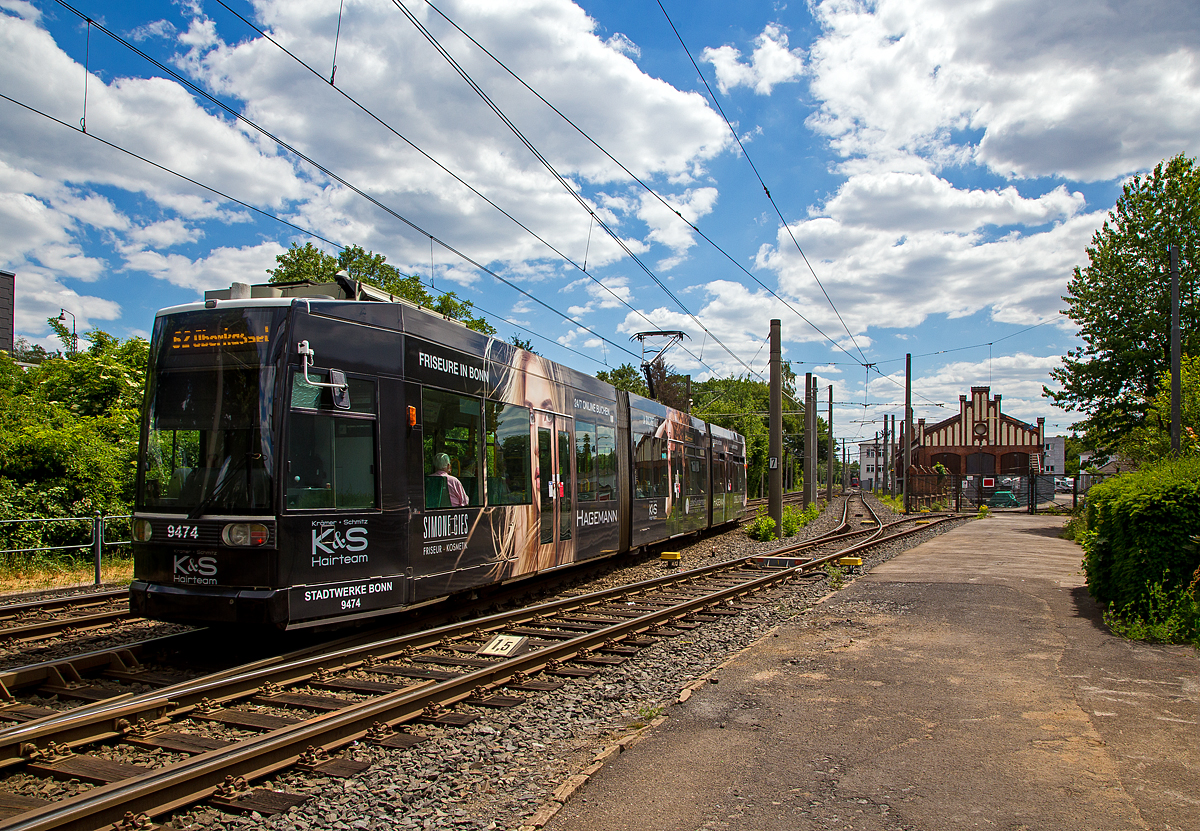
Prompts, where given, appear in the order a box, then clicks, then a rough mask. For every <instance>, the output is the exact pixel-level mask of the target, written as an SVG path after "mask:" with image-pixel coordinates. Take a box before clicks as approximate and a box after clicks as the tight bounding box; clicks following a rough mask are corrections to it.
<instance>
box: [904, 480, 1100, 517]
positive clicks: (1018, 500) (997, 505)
mask: <svg viewBox="0 0 1200 831" xmlns="http://www.w3.org/2000/svg"><path fill="white" fill-rule="evenodd" d="M1106 478H1108V477H1107V476H1104V475H1100V474H1087V473H1084V474H1079V475H1076V476H1055V475H1052V474H1048V473H1047V474H1041V473H1038V474H1031V473H1004V474H966V475H961V474H954V473H947V474H942V475H937V474H924V473H913V474H910V476H909V495H908V499H909V505H908V509H909V510H910V511H919V510H921V509H923V508H930V507H937V506H940V507H942V508H949V509H951V510H955V511H975V510H978V509H979V508H980V507H981V506H985V507H987V508H989V509H992V510H1006V509H1007V510H1020V511H1025V512H1028V513H1031V514H1036V513H1039V512H1042V511H1064V510H1070V511H1073V510H1075V509H1076V508H1078V507H1079V506H1080V505H1082V504H1083V503H1084V502H1086V501H1087V493H1088V491H1089V490H1090V489H1091V487H1092V486H1093V485H1095V484H1098V483H1100V482H1102V481H1104V479H1106ZM898 490H899V489H898Z"/></svg>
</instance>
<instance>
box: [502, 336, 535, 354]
mask: <svg viewBox="0 0 1200 831" xmlns="http://www.w3.org/2000/svg"><path fill="white" fill-rule="evenodd" d="M508 342H509V343H511V344H512V345H513V346H515V347H517V349H524V350H525V351H526V352H532V353H533V354H534V355H540V354H542V353H541V352H538V351H537V350H536V349H534V348H533V341H531V340H526V339H524V338H522V337H521V336H520V335H513V336H512V337H511V338H509V339H508Z"/></svg>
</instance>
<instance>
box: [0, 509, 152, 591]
mask: <svg viewBox="0 0 1200 831" xmlns="http://www.w3.org/2000/svg"><path fill="white" fill-rule="evenodd" d="M130 519H132V517H130V516H129V515H128V514H114V515H112V516H104V515H102V514H100V513H96V514H95V515H94V516H90V517H52V518H49V519H2V520H0V539H8V540H11V539H13V538H14V537H16V538H20V537H22V536H32V537H34V538H35V540H34V541H36V542H37V543H41V542H44V541H45V537H46V536H47V535H49V536H50V537H51V538H54V537H60V538H62V539H63V540H71V539H72V538H74V539H76V540H78V541H77V542H64V544H61V545H42V544H35V545H29V546H23V547H17V548H0V556H3V555H10V554H34V553H39V552H67V551H90V552H91V554H92V564H93V566H94V569H95V580H96V585H97V586H98V585H100V583H101V582H102V581H101V576H100V567H101V563H102V561H103V559H104V552H105V549H106V548H108V549H111V548H115V547H119V546H126V545H129V544H130V540H129V520H130ZM35 523H40V525H35ZM66 523H74V524H75V528H70V527H69V526H66V525H65V524H66ZM25 527H28V528H30V529H31V530H32V531H33V533H32V534H29V535H26V534H21V533H20V530H21V529H22V528H25ZM60 528H61V529H64V531H65V533H57V534H56V533H54V531H55V530H57V529H60ZM34 529H36V530H34ZM14 531H15V532H17V533H13V532H14ZM48 532H49V534H48ZM113 532H115V533H116V535H119V536H120V538H119V539H111V537H112V536H114V533H113Z"/></svg>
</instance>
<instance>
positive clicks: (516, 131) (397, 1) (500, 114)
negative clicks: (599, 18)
mask: <svg viewBox="0 0 1200 831" xmlns="http://www.w3.org/2000/svg"><path fill="white" fill-rule="evenodd" d="M392 3H393V4H394V5H395V6H396V8H398V9H399V10H400V11H401V13H403V14H404V16H405V17H406V18H408V20H409V22H410V23H412V24H413V26H414V27H415V28H416V29H417V31H419V32H420V33H421V34H422V35H423V36H424V37H425V39H426V40H427V41H429V43H430V45H431V46H433V48H434V49H435V50H436V51H437V52H438V54H440V55H441V56H442V57H443V58H444V59H445V61H446V62H447V63H448V64H450V66H451V67H452V68H453V69H454V71H455V72H457V73H458V75H459V76H460V77H461V78H462V79H463V80H464V81H465V82H466V83H467V85H468V86H470V87H471V89H472V90H473V91H474V92H475V93H476V95H478V96H479V97H480V99H481V100H482V101H483V102H484V103H485V104H486V105H487V107H488V108H489V109H490V110H492V112H493V113H495V115H496V117H497V118H499V119H500V120H501V121H502V122H503V123H504V125H505V126H507V127H508V128H509V130H510V131H511V132H512V133H513V135H515V136H516V137H517V139H518V140H519V141H520V142H521V143H522V144H524V145H525V147H526V148H527V149H528V150H529V152H530V153H532V154H533V156H534V158H536V159H537V160H538V161H539V162H541V164H542V166H543V167H545V168H546V170H547V171H549V172H550V174H551V176H552V177H553V178H554V179H555V180H556V181H558V182H559V184H560V185H562V187H563V188H564V189H565V190H566V191H567V193H569V194H570V195H571V196H572V198H574V199H575V200H576V201H577V202H578V203H579V204H580V205H581V206H582V207H583V209H584V210H585V211H587V212H588V213H589V214H590V215H591V216H592V217H593V218H594V219H595V221H596V224H597V225H599V226H600V227H601V228H603V229H604V231H605V232H606V233H607V234H608V235H609V236H610V237H611V238H612V239H613V241H614V242H616V243H617V245H618V246H619V247H620V248H621V250H622V251H624V252H625V253H626V254H627V255H628V256H629V258H630V259H632V260H633V261H634V262H635V263H637V265H638V267H639V268H641V270H642V271H643V272H645V273H646V275H647V276H648V277H650V279H651V280H653V281H654V283H655V284H656V285H658V287H659V288H661V289H662V290H663V293H664V294H666V295H667V297H669V298H671V300H672V301H674V302H675V304H676V305H677V306H679V308H680V309H682V310H683V312H684V314H686V315H687V316H688V317H689V318H690V319H691V320H692V322H693V323H695V324H696V326H697V327H699V328H700V329H701V330H703V331H704V332H706V333H707V334H708V335H709V336H710V337H712V339H713V341H714V342H716V343H717V344H718V345H720V346H721V348H722V349H724V350H725V352H726V353H728V355H729V356H730V357H731V358H733V359H734V360H735V361H737V362H738V363H740V364H741V365H742V366H744V367H745V368H746V370H747V371H748V372H750V373H752V374H754V375H758V377H759V378H761V377H762V375H761V373H758V372H755V371H754V369H753V368H752V367H750V366H749V365H747V364H746V362H745V361H743V360H742V359H741V358H739V357H738V356H737V355H735V354H734V353H733V351H732V350H731V349H730V348H729V347H728V346H726V345H725V344H724V342H722V341H721V339H720V338H718V337H717V336H716V335H714V334H713V333H712V332H711V331H709V329H708V327H707V326H705V325H704V324H703V323H701V322H700V320H699V319H698V318H697V317H696V316H695V315H694V314H692V312H691V311H690V310H689V309H688V307H687V306H686V305H684V303H683V302H682V301H681V300H680V299H679V298H678V297H677V296H676V295H675V294H674V292H672V291H671V290H670V289H669V288H668V287H667V286H666V284H665V283H663V282H662V281H661V280H660V279H659V278H658V276H657V275H656V274H654V272H653V271H651V270H650V268H649V267H648V266H647V265H646V264H645V263H644V262H642V260H641V258H640V257H638V256H637V255H636V254H634V253H633V251H632V250H630V248H629V246H628V245H626V244H625V241H624V240H622V239H621V237H620V236H619V235H618V234H617V233H616V232H615V231H614V230H613V229H612V228H610V227H609V226H608V224H607V223H605V222H604V220H603V219H601V218H600V217H599V216H597V215H596V212H595V211H594V210H592V208H591V206H590V205H588V204H587V201H586V200H584V198H583V197H582V196H581V195H580V194H579V193H578V192H577V191H576V189H575V188H573V187H572V186H571V183H570V182H568V181H567V180H566V179H565V178H564V177H563V176H562V174H560V173H559V172H558V170H557V169H556V168H555V167H554V165H553V164H552V163H551V162H550V161H549V160H548V159H547V158H546V157H545V156H544V155H543V154H542V153H541V152H540V151H539V150H538V149H537V148H536V147H535V146H534V145H533V143H532V142H531V141H530V140H529V139H528V138H527V137H526V136H525V134H524V133H522V132H521V130H520V128H519V127H517V125H516V124H514V123H513V122H512V120H511V119H509V117H508V116H507V115H506V114H505V113H504V111H503V110H502V109H501V108H500V107H499V106H498V105H497V104H496V103H495V102H494V101H492V99H491V97H490V96H488V94H487V93H486V92H485V91H484V90H483V88H482V87H480V86H479V84H478V83H476V81H475V79H474V78H472V77H471V75H470V73H468V72H467V71H466V70H465V69H463V67H462V66H461V65H460V64H459V63H458V61H457V60H455V58H454V56H453V55H451V54H450V53H449V51H448V50H447V49H446V48H445V47H444V46H442V44H441V42H440V41H438V39H437V38H436V37H435V36H434V35H433V33H432V32H430V31H429V29H428V28H426V26H425V25H424V24H423V23H421V21H420V20H418V19H417V17H416V16H415V15H414V14H413V13H412V12H411V11H410V10H409V9H408V8H407V7H406V6H405V5H404V4H403V2H401V0H392ZM684 351H686V352H687V353H688V354H689V355H691V356H692V357H693V358H696V355H695V354H694V353H692V352H691V351H690V350H687V349H686V348H685V349H684ZM696 360H697V362H698V363H700V364H701V365H702V366H705V367H706V368H708V369H709V370H710V371H712V372H713V373H714V374H715V373H716V370H714V369H713V368H712V367H711V366H708V364H705V363H703V362H702V361H700V360H699V359H698V358H696Z"/></svg>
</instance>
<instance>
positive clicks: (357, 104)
mask: <svg viewBox="0 0 1200 831" xmlns="http://www.w3.org/2000/svg"><path fill="white" fill-rule="evenodd" d="M217 3H219V4H220V5H221V6H222V7H223V8H224V9H225V10H226V11H228V12H229V13H230V14H232V15H233V16H234V17H236V18H238V19H239V20H241V21H242V22H243V23H245V24H246V25H247V26H248V27H250V28H251V29H253V30H254V31H255V32H257V33H258V34H259V35H260V36H261V37H263V38H264V39H265V40H267V41H269V42H270V43H272V44H273V45H274V46H275V47H277V48H278V49H279V50H280V51H282V52H283V53H284V54H285V55H287V56H288V57H289V58H291V59H292V60H294V61H295V62H296V63H298V64H300V65H301V66H303V67H304V68H305V69H307V70H308V71H309V72H310V73H312V74H313V75H314V76H316V77H318V78H321V79H322V80H324V76H323V75H321V73H320V72H318V71H317V70H316V69H314V68H313V67H312V66H311V65H309V64H308V63H306V62H305V61H304V60H303V59H302V58H300V57H299V56H297V55H296V54H295V53H293V52H292V51H291V50H289V49H288V48H287V47H286V46H284V45H283V44H281V43H280V42H279V41H277V40H276V39H275V38H273V37H272V36H271V35H270V34H269V33H267V32H266V31H264V30H263V29H260V28H259V27H258V26H257V25H255V24H254V23H253V22H252V21H250V20H248V19H246V18H245V17H244V16H243V15H241V14H240V13H239V12H237V11H236V10H235V9H232V8H230V7H229V6H228V5H227V4H226V3H225V2H224V0H217ZM333 88H334V89H335V90H337V92H338V94H339V95H341V96H342V97H343V98H345V99H346V100H347V101H349V102H350V103H351V104H353V105H354V106H355V107H357V108H358V109H359V110H360V111H362V112H363V113H364V114H365V115H367V116H369V117H370V118H371V119H372V120H373V121H375V122H376V123H377V124H379V125H380V126H381V127H383V128H384V129H385V130H387V131H388V132H389V133H391V134H392V135H394V136H395V137H396V138H398V139H400V140H401V141H403V142H404V143H405V144H407V145H408V146H409V147H411V148H412V149H413V150H415V151H416V152H417V153H419V154H420V155H421V156H423V157H424V158H425V159H426V160H428V161H429V162H431V163H432V164H433V165H435V166H436V167H437V168H438V169H439V170H441V171H442V172H444V173H446V174H447V175H449V176H450V177H451V178H453V179H454V180H455V181H456V182H458V183H459V184H461V185H462V186H463V187H465V188H467V189H468V190H469V191H471V193H473V194H475V195H476V196H477V197H479V198H480V199H482V200H483V201H484V202H486V203H487V204H488V205H490V206H491V207H493V208H495V209H496V210H497V211H499V212H500V213H501V214H502V215H503V216H504V217H505V218H506V219H508V220H510V221H511V222H512V223H513V224H515V225H516V226H517V227H519V228H520V229H521V230H523V231H524V232H525V233H527V234H529V235H530V236H531V237H533V238H534V239H536V240H537V241H538V242H540V243H541V244H542V245H544V246H546V248H548V249H549V250H551V251H553V252H554V253H555V254H556V255H558V256H559V257H561V258H562V259H563V260H564V261H565V262H567V263H569V264H570V265H571V266H572V267H573V268H575V269H576V270H578V271H580V272H582V273H584V274H586V275H587V276H588V277H589V278H590V279H591V280H592V282H594V283H595V284H596V285H598V286H600V287H601V288H603V289H604V290H605V291H607V292H608V293H609V294H610V295H612V297H613V299H614V300H616V301H617V302H618V303H621V304H622V305H624V306H625V307H626V308H628V309H629V310H630V311H631V312H633V313H634V314H636V315H638V316H639V317H641V318H642V319H643V320H645V321H646V322H647V323H648V324H650V325H651V326H653V325H655V324H654V321H652V320H651V319H650V318H648V317H647V316H646V315H645V314H644V313H643V312H641V311H640V310H639V309H636V308H634V307H633V306H632V305H630V304H629V303H628V302H627V301H626V300H625V299H624V298H622V297H621V296H620V295H619V294H617V293H616V292H615V291H613V290H612V288H611V287H610V286H608V285H606V284H605V283H604V282H603V281H601V280H599V279H598V278H596V277H595V276H594V275H592V274H590V273H589V272H588V270H587V262H586V259H585V261H584V265H582V266H580V264H579V263H577V262H576V261H575V260H574V259H572V258H571V257H569V256H568V255H567V254H565V253H563V252H562V251H560V250H559V249H558V248H556V247H555V246H554V245H553V244H551V243H550V242H549V241H547V240H546V239H544V238H543V237H542V236H540V235H539V234H538V233H537V232H536V231H534V230H533V229H531V228H529V227H528V226H526V225H525V224H524V223H523V222H521V220H519V219H517V218H516V217H515V216H513V215H512V214H510V213H509V212H508V211H507V210H505V209H504V208H502V207H501V206H500V205H498V204H496V203H495V202H494V201H492V200H491V199H490V198H489V197H487V196H486V195H484V194H483V193H481V192H480V191H479V190H478V189H477V188H475V186H474V185H472V184H471V183H470V182H468V181H466V180H465V179H463V178H462V177H461V176H459V175H458V174H457V173H455V172H454V171H453V170H451V169H450V168H448V167H446V165H444V164H442V162H440V161H439V160H438V159H436V158H434V157H433V156H431V155H430V154H429V153H427V152H426V151H425V150H424V149H422V148H421V147H420V146H418V145H417V144H415V143H414V142H413V141H412V140H411V139H409V138H408V137H407V136H405V135H403V134H402V133H400V132H399V131H398V130H396V129H395V128H394V127H392V126H391V125H390V124H388V123H387V122H386V121H384V120H383V119H382V118H380V117H379V116H378V115H376V114H375V113H374V112H373V111H372V110H371V109H370V108H369V107H367V106H365V105H364V104H362V103H360V102H359V101H358V100H357V99H356V98H354V97H353V96H352V95H350V94H349V93H347V92H346V91H345V90H343V89H342V88H341V87H336V86H335V87H333ZM588 213H589V214H590V215H591V221H595V219H596V216H595V213H594V212H593V211H592V210H591V209H590V208H589V209H588ZM588 244H589V247H590V244H591V228H590V227H589V229H588ZM431 256H432V254H431ZM627 351H628V350H627ZM685 351H687V350H685ZM630 354H633V353H632V352H630ZM689 354H691V353H690V352H689ZM700 364H701V365H702V366H706V367H708V365H707V364H705V363H704V362H703V361H700ZM708 369H710V370H712V367H708ZM713 371H714V372H715V370H713Z"/></svg>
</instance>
